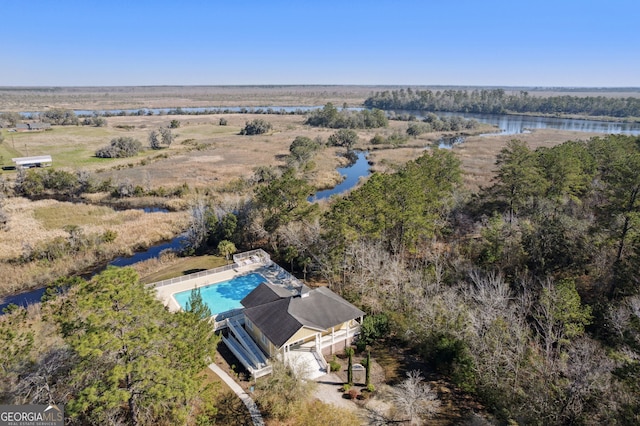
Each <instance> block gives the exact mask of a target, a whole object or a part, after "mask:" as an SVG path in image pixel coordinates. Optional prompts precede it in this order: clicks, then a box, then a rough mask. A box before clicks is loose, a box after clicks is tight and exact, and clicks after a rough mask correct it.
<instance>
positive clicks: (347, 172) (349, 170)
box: [309, 152, 370, 201]
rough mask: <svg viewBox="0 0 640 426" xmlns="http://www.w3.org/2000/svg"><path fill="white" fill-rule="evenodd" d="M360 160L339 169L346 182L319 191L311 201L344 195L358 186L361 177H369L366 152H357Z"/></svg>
mask: <svg viewBox="0 0 640 426" xmlns="http://www.w3.org/2000/svg"><path fill="white" fill-rule="evenodd" d="M356 154H357V156H358V159H357V160H356V162H355V163H353V164H351V165H349V166H347V167H340V168H338V169H337V170H338V173H340V175H342V176H344V177H345V178H344V180H343V181H342V182H340V183H339V184H338V185H336V186H335V187H333V188H331V189H325V190H323V191H318V192H317V193H316V194H315V195H314V196H312V197H310V198H309V201H318V200H323V199H325V198H329V197H331V196H332V195H337V194H342V193H343V192H346V191H348V190H349V189H351V188H353V187H354V186H356V185H357V184H358V182H359V181H360V178H361V177H366V176H369V174H370V171H369V163H368V161H367V153H366V152H357V153H356Z"/></svg>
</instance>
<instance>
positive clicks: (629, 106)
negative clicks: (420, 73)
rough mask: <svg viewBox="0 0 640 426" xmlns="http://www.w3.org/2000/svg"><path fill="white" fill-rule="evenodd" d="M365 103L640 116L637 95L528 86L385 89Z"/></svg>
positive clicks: (384, 106)
mask: <svg viewBox="0 0 640 426" xmlns="http://www.w3.org/2000/svg"><path fill="white" fill-rule="evenodd" d="M364 105H365V106H366V107H367V108H379V109H383V110H409V111H450V112H471V113H483V114H507V113H511V114H513V113H537V114H580V115H588V116H598V117H617V118H625V117H636V118H637V117H640V98H637V97H626V98H623V97H620V98H610V97H605V96H570V95H562V96H533V95H530V94H529V92H528V91H526V90H522V91H520V92H519V93H512V94H507V93H506V92H505V90H504V89H482V90H478V89H475V90H454V89H446V90H436V91H435V92H434V91H433V90H419V89H417V90H413V89H411V88H407V89H406V90H405V89H400V90H384V91H379V92H376V93H375V94H373V95H372V96H370V97H369V98H367V99H366V100H365V101H364Z"/></svg>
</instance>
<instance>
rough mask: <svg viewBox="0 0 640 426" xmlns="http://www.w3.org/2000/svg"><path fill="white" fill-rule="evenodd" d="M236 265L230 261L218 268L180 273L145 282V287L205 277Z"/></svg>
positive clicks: (228, 269)
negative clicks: (163, 278)
mask: <svg viewBox="0 0 640 426" xmlns="http://www.w3.org/2000/svg"><path fill="white" fill-rule="evenodd" d="M237 267H238V265H236V264H235V263H231V264H229V265H225V266H220V267H218V268H213V269H207V270H206V271H200V272H194V273H193V274H188V275H182V276H179V277H175V278H170V279H168V280H162V281H157V282H155V283H150V284H147V287H153V288H158V287H164V286H166V285H171V284H175V283H180V282H183V281H187V280H192V279H194V278H200V277H206V276H209V275H215V274H219V273H220V272H225V271H230V270H231V269H233V268H237Z"/></svg>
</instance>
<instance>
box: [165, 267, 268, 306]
mask: <svg viewBox="0 0 640 426" xmlns="http://www.w3.org/2000/svg"><path fill="white" fill-rule="evenodd" d="M265 281H266V279H265V278H264V277H263V276H262V275H260V274H257V273H254V274H248V275H240V276H237V277H235V278H233V279H231V280H229V281H223V282H220V283H215V284H210V285H208V286H205V287H200V294H201V295H202V301H203V302H204V303H205V304H206V305H207V306H208V307H209V309H210V310H211V313H212V314H220V313H222V312H227V311H230V310H232V309H238V308H241V307H242V305H241V304H240V301H241V300H242V299H244V297H245V296H246V295H247V294H249V293H251V291H252V290H253V289H254V288H256V287H258V285H260V283H263V282H265ZM190 296H191V290H187V291H183V292H180V293H176V294H174V295H173V297H174V298H175V299H176V302H178V304H179V305H180V306H181V307H182V309H186V307H187V302H188V301H189V297H190Z"/></svg>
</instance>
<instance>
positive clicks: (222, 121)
mask: <svg viewBox="0 0 640 426" xmlns="http://www.w3.org/2000/svg"><path fill="white" fill-rule="evenodd" d="M218 124H220V125H221V126H226V125H227V119H226V118H224V117H221V118H220V121H219V122H218Z"/></svg>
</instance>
